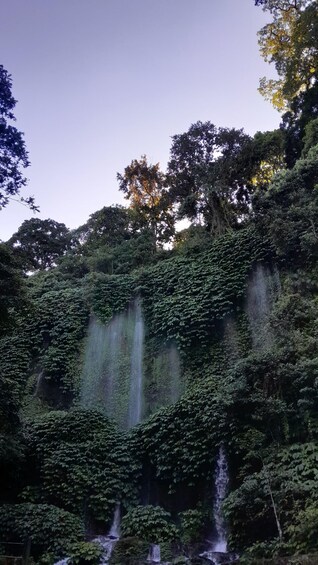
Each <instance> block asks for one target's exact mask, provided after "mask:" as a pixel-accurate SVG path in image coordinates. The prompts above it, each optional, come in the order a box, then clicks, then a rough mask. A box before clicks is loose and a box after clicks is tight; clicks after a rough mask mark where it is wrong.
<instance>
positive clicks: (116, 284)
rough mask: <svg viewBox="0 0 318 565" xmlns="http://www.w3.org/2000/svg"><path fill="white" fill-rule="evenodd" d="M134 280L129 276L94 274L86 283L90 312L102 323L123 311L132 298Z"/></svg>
mask: <svg viewBox="0 0 318 565" xmlns="http://www.w3.org/2000/svg"><path fill="white" fill-rule="evenodd" d="M133 288H134V279H133V277H132V276H130V275H124V276H121V277H118V276H109V275H102V274H94V275H92V276H91V278H90V279H89V281H88V295H89V300H90V302H91V304H92V310H93V312H94V313H95V314H96V315H97V317H98V318H99V319H100V320H101V321H102V322H104V323H107V322H109V320H110V318H111V317H112V315H113V314H116V313H117V312H120V311H122V310H124V309H125V308H126V307H127V306H128V304H129V302H130V300H131V299H132V298H133Z"/></svg>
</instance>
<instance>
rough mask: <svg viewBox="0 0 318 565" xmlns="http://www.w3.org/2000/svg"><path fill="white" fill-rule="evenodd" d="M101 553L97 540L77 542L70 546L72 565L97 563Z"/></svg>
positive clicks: (96, 564) (92, 564) (93, 564)
mask: <svg viewBox="0 0 318 565" xmlns="http://www.w3.org/2000/svg"><path fill="white" fill-rule="evenodd" d="M102 555H103V548H102V547H101V545H100V544H99V543H97V542H84V541H82V542H79V543H76V544H74V545H72V547H71V552H70V556H69V558H70V561H69V562H70V563H71V564H72V565H98V564H99V563H100V560H101V557H102Z"/></svg>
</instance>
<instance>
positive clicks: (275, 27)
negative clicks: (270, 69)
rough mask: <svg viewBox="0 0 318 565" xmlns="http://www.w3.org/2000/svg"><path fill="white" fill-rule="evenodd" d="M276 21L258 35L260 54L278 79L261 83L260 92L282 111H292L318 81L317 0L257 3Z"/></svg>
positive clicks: (264, 0)
mask: <svg viewBox="0 0 318 565" xmlns="http://www.w3.org/2000/svg"><path fill="white" fill-rule="evenodd" d="M255 5H256V6H262V7H263V10H264V11H268V12H270V14H271V15H272V16H273V21H272V22H270V23H269V24H266V25H265V26H264V27H263V28H262V29H261V30H260V31H259V33H258V35H259V46H260V52H261V55H262V56H263V58H264V59H265V61H267V62H269V63H274V65H275V68H276V71H277V74H278V79H277V80H273V79H269V80H268V79H266V77H263V78H262V79H261V80H260V88H259V91H260V92H261V94H262V95H263V96H264V97H265V98H267V99H268V100H270V101H271V102H272V104H273V106H274V107H275V108H277V109H278V110H279V111H282V110H286V109H290V108H291V103H292V101H293V99H294V98H295V97H297V96H298V95H299V94H300V93H301V92H305V91H307V90H309V89H310V88H312V87H313V86H314V85H315V84H316V83H317V78H318V67H317V60H318V7H317V2H316V1H315V0H255Z"/></svg>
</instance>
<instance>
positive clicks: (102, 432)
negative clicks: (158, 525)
mask: <svg viewBox="0 0 318 565" xmlns="http://www.w3.org/2000/svg"><path fill="white" fill-rule="evenodd" d="M26 439H27V442H28V448H29V451H30V455H29V456H30V457H32V458H33V459H32V460H33V461H34V462H35V464H36V466H37V468H38V471H39V473H40V480H41V482H40V488H41V492H42V498H43V499H44V500H45V501H47V502H50V503H53V504H57V505H59V506H62V507H63V508H65V509H67V510H70V511H73V512H76V513H78V514H83V515H85V516H87V515H88V516H91V517H94V518H95V519H96V520H99V521H101V522H103V523H107V522H108V523H110V522H111V519H112V515H113V511H114V506H115V504H116V502H117V501H119V500H122V499H124V500H126V501H128V502H131V501H132V500H134V498H135V484H134V481H135V472H136V466H135V465H134V463H133V461H132V459H131V454H130V450H129V449H128V446H127V444H125V442H124V441H123V436H121V435H120V434H119V433H118V431H117V430H116V428H115V426H114V424H113V423H111V422H109V420H108V419H107V418H106V417H104V416H102V415H101V414H100V413H98V412H93V411H88V410H80V409H73V410H71V411H69V412H50V413H48V414H45V415H44V416H42V417H40V418H38V419H36V420H35V421H34V422H32V423H29V424H28V426H27V428H26ZM33 464H34V463H33Z"/></svg>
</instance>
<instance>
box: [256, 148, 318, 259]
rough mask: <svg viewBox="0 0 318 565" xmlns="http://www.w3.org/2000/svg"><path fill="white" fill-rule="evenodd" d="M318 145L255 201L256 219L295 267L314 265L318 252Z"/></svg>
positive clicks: (277, 249) (281, 255)
mask: <svg viewBox="0 0 318 565" xmlns="http://www.w3.org/2000/svg"><path fill="white" fill-rule="evenodd" d="M317 155H318V146H315V147H313V148H312V149H311V150H310V151H309V153H308V155H307V157H306V158H305V159H301V160H299V161H298V162H297V164H296V165H295V167H294V168H293V169H292V170H291V171H285V172H282V173H279V174H278V175H277V176H276V177H275V178H274V180H273V183H272V185H271V187H270V189H269V190H268V191H267V192H265V193H258V194H257V195H256V197H255V200H254V207H255V209H256V219H257V221H258V222H259V224H263V225H264V228H265V224H266V230H267V233H269V234H270V237H271V240H272V242H273V244H274V246H275V249H276V252H277V254H278V256H279V257H280V258H281V260H282V261H284V262H286V263H287V265H288V266H293V268H294V269H295V268H296V267H297V266H298V265H302V266H304V265H307V264H312V263H313V261H315V260H316V259H317V255H318V239H317V230H318V188H317V187H318V165H317Z"/></svg>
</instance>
